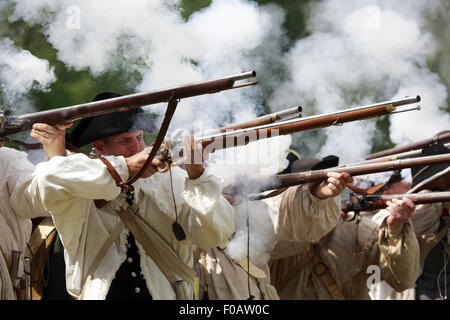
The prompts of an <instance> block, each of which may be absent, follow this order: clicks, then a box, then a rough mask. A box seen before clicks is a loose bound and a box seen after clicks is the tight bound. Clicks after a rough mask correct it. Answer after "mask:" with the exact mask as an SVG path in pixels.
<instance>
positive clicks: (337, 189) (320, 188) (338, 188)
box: [310, 172, 353, 199]
mask: <svg viewBox="0 0 450 320" xmlns="http://www.w3.org/2000/svg"><path fill="white" fill-rule="evenodd" d="M327 176H328V179H327V180H325V181H323V182H321V183H315V184H312V185H311V186H310V190H311V193H312V194H313V195H314V196H315V197H317V198H319V199H327V198H331V197H335V196H337V195H339V194H340V193H341V192H342V191H343V190H344V189H345V188H346V187H347V184H348V183H352V182H353V177H352V176H351V175H350V174H348V173H347V172H341V173H337V172H328V173H327Z"/></svg>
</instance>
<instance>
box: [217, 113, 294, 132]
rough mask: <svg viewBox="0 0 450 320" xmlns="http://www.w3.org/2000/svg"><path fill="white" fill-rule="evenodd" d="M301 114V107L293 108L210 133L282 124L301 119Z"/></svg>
mask: <svg viewBox="0 0 450 320" xmlns="http://www.w3.org/2000/svg"><path fill="white" fill-rule="evenodd" d="M300 112H302V107H301V106H298V107H293V108H289V109H285V110H281V111H277V112H274V113H270V114H266V115H263V116H261V117H258V118H256V119H253V120H250V121H247V122H242V123H238V124H233V125H229V126H226V127H221V128H219V129H217V130H214V131H212V132H210V134H214V133H219V132H227V131H231V130H239V129H246V128H251V127H256V126H262V125H265V124H269V123H274V122H280V121H283V120H290V119H295V118H300V117H301V116H302V115H301V114H300Z"/></svg>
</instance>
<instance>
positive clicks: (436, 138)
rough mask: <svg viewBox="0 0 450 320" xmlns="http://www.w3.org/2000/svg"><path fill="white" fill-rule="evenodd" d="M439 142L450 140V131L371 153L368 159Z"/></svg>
mask: <svg viewBox="0 0 450 320" xmlns="http://www.w3.org/2000/svg"><path fill="white" fill-rule="evenodd" d="M438 142H439V143H447V142H450V131H444V132H442V133H438V134H437V135H435V136H434V137H433V138H430V139H424V140H420V141H417V142H414V143H411V144H408V145H405V146H400V147H395V148H391V149H387V150H384V151H380V152H376V153H373V154H371V155H369V156H368V157H367V158H366V159H367V160H372V159H377V158H381V157H386V156H390V155H394V154H397V153H403V152H408V151H412V150H418V149H423V148H425V147H427V146H430V145H433V144H435V143H438Z"/></svg>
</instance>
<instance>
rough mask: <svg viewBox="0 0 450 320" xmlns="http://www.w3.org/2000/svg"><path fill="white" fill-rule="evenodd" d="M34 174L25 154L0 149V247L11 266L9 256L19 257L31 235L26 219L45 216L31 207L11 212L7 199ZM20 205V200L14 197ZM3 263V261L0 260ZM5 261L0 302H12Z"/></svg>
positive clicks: (13, 209) (27, 206) (4, 148)
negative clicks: (13, 252)
mask: <svg viewBox="0 0 450 320" xmlns="http://www.w3.org/2000/svg"><path fill="white" fill-rule="evenodd" d="M33 171H34V165H33V164H32V163H31V162H29V161H28V159H27V154H26V153H25V152H22V151H18V150H16V149H12V148H7V147H2V148H0V247H1V248H2V251H3V253H4V254H5V256H6V259H7V260H8V262H7V263H8V264H11V252H12V250H17V251H21V252H22V256H21V257H22V258H23V253H24V252H25V249H26V244H27V242H28V240H29V238H30V235H31V220H30V218H34V217H39V216H43V215H46V213H45V212H43V211H37V210H35V209H34V208H33V207H32V206H29V205H27V204H28V203H27V202H25V203H23V204H22V205H21V206H20V208H15V207H14V204H13V203H12V201H10V196H11V194H12V192H13V190H15V189H16V188H18V186H19V185H20V184H21V183H22V182H23V181H24V180H25V179H27V178H28V177H30V176H31V174H32V172H33ZM18 200H19V201H22V197H20V196H19V197H18ZM0 259H1V260H3V257H0ZM7 263H6V261H3V263H0V269H1V271H0V299H14V297H13V295H12V287H11V285H12V283H11V279H10V278H9V274H8V272H7V269H6V270H5V268H6V266H7ZM22 268H23V266H22V263H20V265H19V273H21V272H22V271H21V270H22Z"/></svg>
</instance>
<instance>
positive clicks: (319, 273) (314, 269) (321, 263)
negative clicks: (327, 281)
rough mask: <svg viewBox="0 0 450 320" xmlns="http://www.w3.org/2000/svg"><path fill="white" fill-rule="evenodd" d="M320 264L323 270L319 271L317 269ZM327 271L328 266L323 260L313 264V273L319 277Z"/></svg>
mask: <svg viewBox="0 0 450 320" xmlns="http://www.w3.org/2000/svg"><path fill="white" fill-rule="evenodd" d="M319 266H322V267H323V271H322V272H319V270H318V269H317V268H318V267H319ZM327 271H328V267H327V266H326V265H325V264H324V263H323V262H318V263H316V264H315V265H314V266H313V273H314V274H315V275H316V276H318V277H320V276H322V275H324V274H325V273H326V272H327Z"/></svg>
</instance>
